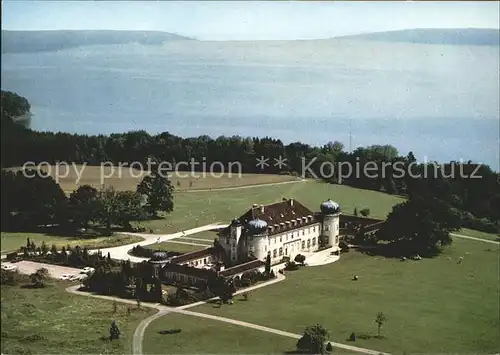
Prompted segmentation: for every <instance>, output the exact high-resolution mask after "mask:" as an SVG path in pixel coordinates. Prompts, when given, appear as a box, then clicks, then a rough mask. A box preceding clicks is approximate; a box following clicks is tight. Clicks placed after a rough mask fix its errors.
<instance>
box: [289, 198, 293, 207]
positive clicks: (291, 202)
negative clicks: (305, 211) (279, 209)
mask: <svg viewBox="0 0 500 355" xmlns="http://www.w3.org/2000/svg"><path fill="white" fill-rule="evenodd" d="M290 206H293V198H291V199H290Z"/></svg>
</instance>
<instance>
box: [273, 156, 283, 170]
mask: <svg viewBox="0 0 500 355" xmlns="http://www.w3.org/2000/svg"><path fill="white" fill-rule="evenodd" d="M273 159H274V160H275V161H276V163H274V166H277V167H278V168H280V169H281V168H282V167H283V166H286V163H285V162H286V158H283V157H282V156H281V155H280V156H279V157H278V159H276V158H273Z"/></svg>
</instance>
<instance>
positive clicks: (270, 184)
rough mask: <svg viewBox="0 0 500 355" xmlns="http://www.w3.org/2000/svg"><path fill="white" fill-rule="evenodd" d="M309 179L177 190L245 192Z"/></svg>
mask: <svg viewBox="0 0 500 355" xmlns="http://www.w3.org/2000/svg"><path fill="white" fill-rule="evenodd" d="M307 181H309V180H307V179H298V180H291V181H281V182H270V183H267V184H254V185H242V186H230V187H216V188H213V189H193V190H177V191H176V192H178V193H196V192H210V191H214V192H215V191H230V190H243V189H253V188H256V187H268V186H278V185H287V184H296V183H299V182H307Z"/></svg>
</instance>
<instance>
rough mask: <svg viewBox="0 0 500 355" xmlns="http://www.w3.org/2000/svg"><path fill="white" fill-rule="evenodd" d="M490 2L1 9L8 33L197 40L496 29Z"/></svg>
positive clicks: (53, 4)
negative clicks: (160, 34) (113, 33)
mask: <svg viewBox="0 0 500 355" xmlns="http://www.w3.org/2000/svg"><path fill="white" fill-rule="evenodd" d="M499 13H500V3H499V2H497V1H494V2H477V1H474V2H472V1H471V2H416V1H404V2H403V1H401V2H312V1H307V2H306V1H303V2H293V1H290V2H288V1H279V2H273V1H267V2H253V1H243V2H238V1H214V2H211V1H199V2H198V1H186V2H183V1H46V0H34V1H16V0H3V1H2V29H5V30H61V29H65V30H156V31H165V32H171V33H176V34H180V35H184V36H188V37H194V38H197V39H201V40H238V39H241V40H251V39H253V40H271V39H276V40H279V39H281V40H287V39H315V38H329V37H335V36H342V35H351V34H358V33H368V32H378V31H389V30H400V29H411V28H495V29H498V28H499V16H500V15H499Z"/></svg>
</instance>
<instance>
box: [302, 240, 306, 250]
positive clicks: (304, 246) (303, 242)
mask: <svg viewBox="0 0 500 355" xmlns="http://www.w3.org/2000/svg"><path fill="white" fill-rule="evenodd" d="M305 248H306V241H305V240H303V241H302V249H305Z"/></svg>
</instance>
